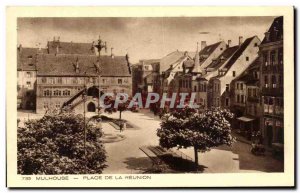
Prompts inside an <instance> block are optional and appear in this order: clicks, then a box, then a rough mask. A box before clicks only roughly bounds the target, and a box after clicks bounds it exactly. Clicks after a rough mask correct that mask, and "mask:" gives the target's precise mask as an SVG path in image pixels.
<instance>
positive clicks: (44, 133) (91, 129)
mask: <svg viewBox="0 0 300 193" xmlns="http://www.w3.org/2000/svg"><path fill="white" fill-rule="evenodd" d="M84 125H85V122H84V118H83V116H82V115H75V114H73V113H68V112H63V113H58V114H51V113H48V114H47V115H45V116H44V117H42V118H41V119H37V120H29V121H27V122H26V123H25V126H24V127H20V128H18V138H17V148H18V156H17V157H18V173H19V174H26V175H32V174H85V173H86V174H96V173H97V174H99V173H102V170H103V169H104V168H105V167H106V165H105V161H106V152H105V149H104V147H103V144H102V142H101V141H100V140H99V139H100V137H101V136H102V135H103V132H102V129H101V128H99V127H97V125H96V123H95V122H92V121H90V123H89V124H88V125H87V132H86V153H85V150H84Z"/></svg>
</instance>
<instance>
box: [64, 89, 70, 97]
mask: <svg viewBox="0 0 300 193" xmlns="http://www.w3.org/2000/svg"><path fill="white" fill-rule="evenodd" d="M70 95H71V92H70V91H69V90H64V91H63V96H70Z"/></svg>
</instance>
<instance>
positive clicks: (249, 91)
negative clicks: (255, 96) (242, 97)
mask: <svg viewBox="0 0 300 193" xmlns="http://www.w3.org/2000/svg"><path fill="white" fill-rule="evenodd" d="M251 90H252V89H251V88H248V96H249V97H251V95H252V92H251Z"/></svg>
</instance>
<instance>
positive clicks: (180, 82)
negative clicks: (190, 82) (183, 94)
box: [179, 79, 182, 88]
mask: <svg viewBox="0 0 300 193" xmlns="http://www.w3.org/2000/svg"><path fill="white" fill-rule="evenodd" d="M179 88H182V80H181V79H180V80H179Z"/></svg>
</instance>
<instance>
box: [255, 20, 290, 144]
mask: <svg viewBox="0 0 300 193" xmlns="http://www.w3.org/2000/svg"><path fill="white" fill-rule="evenodd" d="M259 56H260V64H261V65H260V71H261V91H262V101H263V118H262V127H263V135H264V139H265V142H266V144H267V145H268V146H271V145H272V144H274V143H277V144H283V142H284V141H283V139H284V128H283V125H284V122H283V110H284V106H283V101H284V100H283V70H284V67H283V66H284V61H283V17H282V16H281V17H277V18H275V19H274V21H273V23H272V25H271V26H270V28H269V30H268V31H267V32H266V33H265V37H264V39H263V41H262V43H261V44H260V46H259Z"/></svg>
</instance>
